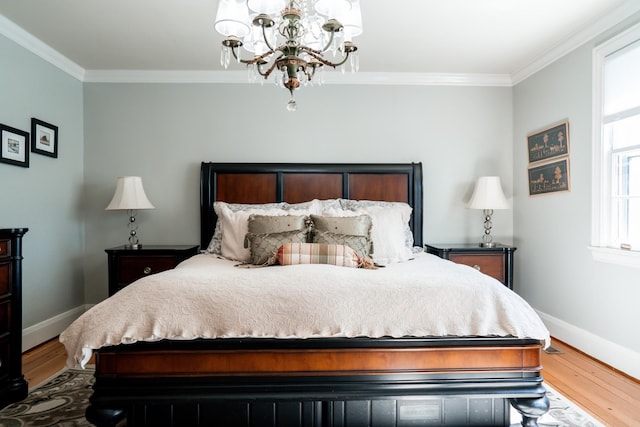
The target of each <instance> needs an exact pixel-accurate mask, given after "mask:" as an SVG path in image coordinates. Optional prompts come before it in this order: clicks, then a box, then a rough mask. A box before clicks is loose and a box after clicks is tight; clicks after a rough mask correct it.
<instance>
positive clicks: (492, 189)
mask: <svg viewBox="0 0 640 427" xmlns="http://www.w3.org/2000/svg"><path fill="white" fill-rule="evenodd" d="M467 208H469V209H509V202H507V199H506V198H505V197H504V193H503V192H502V185H501V184H500V177H499V176H481V177H480V178H478V181H477V182H476V188H475V190H473V195H472V196H471V199H470V200H469V203H467Z"/></svg>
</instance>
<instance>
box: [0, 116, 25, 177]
mask: <svg viewBox="0 0 640 427" xmlns="http://www.w3.org/2000/svg"><path fill="white" fill-rule="evenodd" d="M0 143H1V147H0V162H2V163H8V164H10V165H16V166H22V167H24V168H28V167H29V133H27V132H24V131H21V130H20V129H16V128H12V127H11V126H6V125H3V124H0Z"/></svg>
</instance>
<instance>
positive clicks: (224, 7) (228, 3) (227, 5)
mask: <svg viewBox="0 0 640 427" xmlns="http://www.w3.org/2000/svg"><path fill="white" fill-rule="evenodd" d="M213 28H215V29H216V31H217V32H219V33H220V34H222V35H223V36H225V37H228V36H236V37H240V38H242V37H244V36H246V35H247V34H249V32H250V30H251V28H250V27H249V8H248V7H247V2H246V0H220V2H219V3H218V12H217V13H216V22H215V23H214V24H213Z"/></svg>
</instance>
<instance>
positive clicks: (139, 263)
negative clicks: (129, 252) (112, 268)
mask: <svg viewBox="0 0 640 427" xmlns="http://www.w3.org/2000/svg"><path fill="white" fill-rule="evenodd" d="M177 264H178V263H177V261H176V257H175V256H171V255H166V256H160V255H156V256H136V257H128V256H122V257H120V259H119V274H118V276H119V277H118V279H119V280H118V281H119V282H120V283H123V284H129V283H131V282H134V281H136V280H138V279H139V278H141V277H144V276H148V275H150V274H155V273H160V272H161V271H165V270H170V269H172V268H174V267H175V266H176V265H177Z"/></svg>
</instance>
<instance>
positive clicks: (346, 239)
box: [313, 230, 371, 258]
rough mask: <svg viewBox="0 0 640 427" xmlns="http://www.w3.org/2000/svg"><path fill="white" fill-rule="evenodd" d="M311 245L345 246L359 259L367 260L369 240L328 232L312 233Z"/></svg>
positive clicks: (363, 237) (365, 237)
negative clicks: (354, 252)
mask: <svg viewBox="0 0 640 427" xmlns="http://www.w3.org/2000/svg"><path fill="white" fill-rule="evenodd" d="M313 243H327V244H329V245H345V246H349V247H350V248H351V249H353V250H354V251H356V253H357V254H358V256H359V257H360V258H369V252H370V250H371V240H369V237H367V236H354V235H350V234H338V233H332V232H330V231H320V230H314V231H313Z"/></svg>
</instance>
